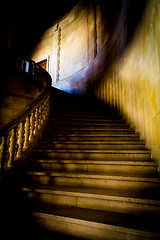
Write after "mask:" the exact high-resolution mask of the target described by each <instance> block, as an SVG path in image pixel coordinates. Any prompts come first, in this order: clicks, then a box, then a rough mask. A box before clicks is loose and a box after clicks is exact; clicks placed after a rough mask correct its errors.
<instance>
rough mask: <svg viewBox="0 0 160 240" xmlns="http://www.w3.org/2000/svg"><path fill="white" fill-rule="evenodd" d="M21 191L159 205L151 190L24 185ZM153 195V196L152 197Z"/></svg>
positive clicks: (159, 200) (159, 198)
mask: <svg viewBox="0 0 160 240" xmlns="http://www.w3.org/2000/svg"><path fill="white" fill-rule="evenodd" d="M22 190H23V191H26V192H29V191H31V192H32V191H33V192H37V193H46V194H58V195H68V196H76V197H78V196H80V197H87V198H88V199H89V198H99V199H107V200H113V201H125V202H129V203H138V204H149V205H157V206H160V196H159V194H154V195H153V192H152V191H151V192H143V193H142V192H140V191H137V192H136V191H134V192H133V191H131V190H116V191H115V190H113V189H100V188H87V187H86V188H82V187H67V186H66V187H65V186H51V185H48V186H43V185H37V184H35V185H34V186H33V185H32V186H30V185H27V186H24V187H23V188H22ZM153 196H154V198H153Z"/></svg>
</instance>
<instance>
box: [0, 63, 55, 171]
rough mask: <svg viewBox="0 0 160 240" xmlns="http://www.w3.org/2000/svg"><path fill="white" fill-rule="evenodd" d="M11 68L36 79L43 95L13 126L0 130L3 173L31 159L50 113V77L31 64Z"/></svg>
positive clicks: (20, 114) (15, 120)
mask: <svg viewBox="0 0 160 240" xmlns="http://www.w3.org/2000/svg"><path fill="white" fill-rule="evenodd" d="M11 67H12V68H16V69H19V70H21V71H23V72H26V74H31V75H33V76H35V77H36V78H37V80H38V81H39V83H40V88H41V93H40V95H39V96H38V97H37V98H36V99H35V100H34V101H33V102H32V103H31V104H30V105H28V106H27V107H26V108H25V109H24V110H23V111H21V112H20V113H19V114H17V115H16V116H15V117H14V118H13V119H12V120H11V121H10V122H8V123H7V124H3V125H1V126H0V171H1V173H3V172H4V171H6V170H8V169H10V168H11V167H13V166H14V165H15V162H17V160H24V159H25V158H26V157H27V156H28V153H29V152H30V151H31V149H32V148H33V146H34V145H35V143H36V141H37V140H38V138H39V137H40V135H41V133H42V131H43V129H44V127H45V125H46V123H47V120H48V117H49V113H50V88H51V77H50V75H49V74H48V73H47V72H46V71H45V70H44V69H43V68H41V67H40V66H38V65H37V64H36V63H35V62H33V61H32V60H23V59H16V60H14V61H13V62H12V63H11ZM18 162H19V161H18Z"/></svg>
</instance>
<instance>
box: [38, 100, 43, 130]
mask: <svg viewBox="0 0 160 240" xmlns="http://www.w3.org/2000/svg"><path fill="white" fill-rule="evenodd" d="M42 125H43V110H42V104H41V105H40V106H39V129H41V126H42Z"/></svg>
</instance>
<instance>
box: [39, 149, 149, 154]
mask: <svg viewBox="0 0 160 240" xmlns="http://www.w3.org/2000/svg"><path fill="white" fill-rule="evenodd" d="M34 152H59V153H65V152H66V150H65V149H45V150H44V149H35V150H34ZM68 152H73V153H79V152H87V153H102V154H103V153H116V154H134V153H136V154H141V153H142V154H150V151H149V150H146V149H145V150H139V149H138V150H134V149H133V150H120V149H118V150H114V149H113V150H105V149H104V150H98V149H97V150H95V149H94V150H90V149H84V150H83V149H80V150H79V149H73V150H67V153H68Z"/></svg>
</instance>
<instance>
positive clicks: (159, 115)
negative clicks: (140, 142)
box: [95, 0, 160, 166]
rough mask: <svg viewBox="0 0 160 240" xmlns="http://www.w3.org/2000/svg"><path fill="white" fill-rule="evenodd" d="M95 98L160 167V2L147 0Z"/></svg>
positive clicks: (99, 86)
mask: <svg viewBox="0 0 160 240" xmlns="http://www.w3.org/2000/svg"><path fill="white" fill-rule="evenodd" d="M95 94H96V95H97V96H98V97H99V98H101V99H103V100H104V101H105V102H108V103H109V104H111V105H114V106H115V107H117V109H118V110H119V111H120V112H121V114H122V115H123V116H124V117H125V118H126V119H127V120H128V121H129V122H130V123H131V124H132V125H133V126H134V127H136V130H137V131H138V132H139V133H140V134H141V137H142V139H145V140H146V143H147V147H149V148H151V150H152V157H153V158H154V159H156V160H157V162H158V163H159V166H160V1H159V0H149V2H148V4H147V7H146V10H145V14H144V16H143V19H142V22H141V24H140V25H139V27H138V29H137V30H136V33H135V36H134V38H133V39H132V42H131V43H130V45H129V46H128V49H127V51H126V52H125V54H124V56H123V57H122V58H121V60H120V61H119V62H118V63H117V64H116V66H115V68H114V72H113V73H111V74H110V75H108V76H107V75H106V76H105V77H104V78H103V80H102V81H101V84H100V83H99V84H97V87H96V90H95Z"/></svg>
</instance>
